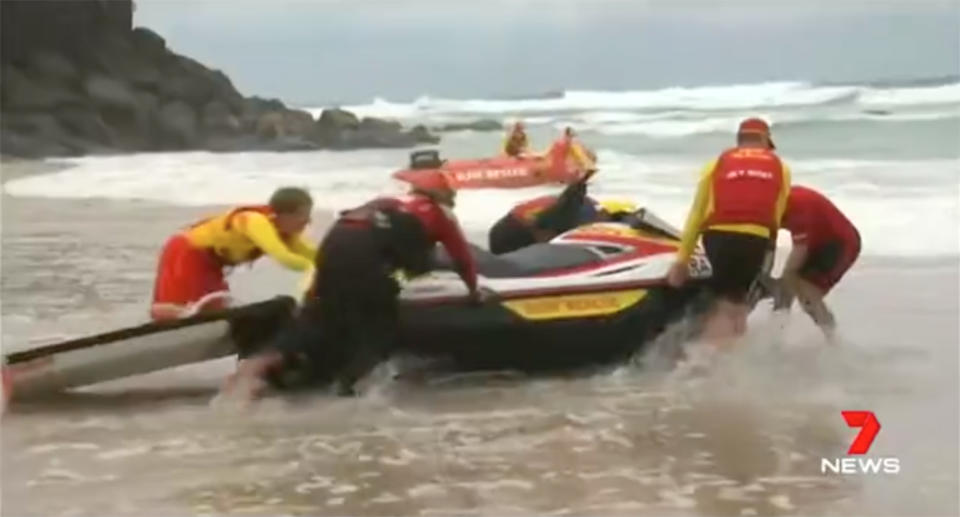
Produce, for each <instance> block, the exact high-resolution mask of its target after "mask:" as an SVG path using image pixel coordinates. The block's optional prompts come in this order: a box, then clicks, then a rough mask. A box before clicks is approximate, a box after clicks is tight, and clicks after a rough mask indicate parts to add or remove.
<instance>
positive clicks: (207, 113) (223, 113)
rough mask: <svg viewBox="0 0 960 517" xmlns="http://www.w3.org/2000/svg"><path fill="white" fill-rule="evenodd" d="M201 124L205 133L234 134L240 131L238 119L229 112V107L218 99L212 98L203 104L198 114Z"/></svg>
mask: <svg viewBox="0 0 960 517" xmlns="http://www.w3.org/2000/svg"><path fill="white" fill-rule="evenodd" d="M200 119H201V125H202V126H203V129H204V131H205V132H206V133H207V134H214V133H225V134H236V133H238V132H239V131H240V120H239V119H238V118H237V117H235V116H234V115H233V114H232V113H230V108H229V107H227V105H226V104H225V103H224V102H222V101H219V100H213V101H210V102H208V103H207V105H206V106H204V108H203V111H202V112H201V115H200Z"/></svg>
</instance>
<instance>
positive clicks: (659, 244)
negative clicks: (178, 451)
mask: <svg viewBox="0 0 960 517" xmlns="http://www.w3.org/2000/svg"><path fill="white" fill-rule="evenodd" d="M678 246H679V234H678V232H677V230H676V229H674V228H672V227H670V226H669V225H667V224H666V223H664V222H663V221H662V220H660V219H659V218H657V217H656V216H654V215H653V214H651V213H649V212H647V211H645V210H639V211H637V212H636V213H634V214H632V215H631V216H628V217H627V218H625V219H624V220H623V221H622V222H608V223H594V224H590V225H586V226H582V227H579V228H576V229H574V230H571V231H568V232H566V233H563V234H561V235H559V236H557V237H556V238H554V239H553V240H551V241H550V242H548V243H540V244H535V245H532V246H529V247H527V248H523V249H520V250H517V251H514V252H511V253H507V254H503V255H493V254H491V253H489V252H487V251H485V250H483V249H480V248H478V247H474V248H473V253H474V256H475V258H476V260H477V264H478V268H479V274H480V285H481V286H482V287H484V288H486V289H488V290H491V291H493V292H494V294H495V296H494V298H493V299H492V300H490V301H488V302H487V303H485V304H484V305H480V306H477V305H473V304H471V303H469V302H468V298H467V292H466V288H465V286H464V285H463V282H462V281H461V280H460V278H459V277H458V276H457V274H456V273H455V272H454V271H453V270H452V267H451V265H450V260H449V258H448V257H446V256H445V255H444V254H442V253H441V252H439V251H438V252H437V254H436V257H435V259H436V270H434V271H433V272H431V273H429V274H427V275H424V276H421V277H417V278H415V279H413V280H411V281H409V282H407V283H406V284H405V285H403V288H402V291H401V297H400V300H401V302H400V336H399V338H400V339H399V346H398V352H401V353H408V354H413V355H416V356H423V357H429V358H438V359H445V360H448V361H452V362H453V363H454V364H455V365H456V366H457V367H458V368H464V369H518V370H523V371H530V372H535V371H544V370H559V369H579V368H586V367H590V366H594V365H602V364H610V363H612V362H616V361H620V360H623V359H626V358H628V357H629V356H631V355H632V354H634V353H636V352H637V351H639V350H642V349H643V347H644V345H645V344H647V343H649V342H650V340H651V339H653V338H654V337H656V336H657V335H658V334H660V333H661V332H662V331H663V330H664V328H665V327H666V325H668V324H669V323H670V322H671V321H674V320H676V319H678V318H681V317H682V316H684V315H685V314H690V313H691V312H695V311H696V310H697V307H700V306H703V304H702V303H699V302H698V300H705V297H704V296H705V291H706V290H705V289H704V281H705V280H706V279H707V278H709V276H710V274H711V268H710V264H709V261H708V260H707V259H706V257H705V255H704V254H703V251H702V249H699V248H698V249H697V250H696V252H695V254H694V256H693V258H692V260H691V266H690V267H691V275H690V281H689V282H688V283H687V285H686V286H685V287H684V288H682V289H673V288H670V287H668V286H667V284H666V275H667V271H668V269H669V268H670V265H671V264H672V263H673V261H674V258H675V254H676V251H677V249H678ZM438 250H439V248H438ZM295 306H296V304H295V302H294V300H293V299H291V298H289V297H279V298H276V299H273V300H267V301H263V302H259V303H254V304H250V305H245V306H241V307H237V308H232V309H228V310H223V311H219V312H215V313H211V314H202V315H198V316H193V317H190V318H185V319H182V320H178V321H172V322H160V323H148V324H145V325H140V326H136V327H130V328H126V329H121V330H117V331H113V332H107V333H103V334H98V335H95V336H89V337H84V338H80V339H74V340H70V341H66V342H63V343H56V344H52V345H48V346H44V347H40V348H37V349H33V350H27V351H23V352H17V353H13V354H10V355H8V356H6V357H5V366H4V370H3V376H4V381H5V382H4V384H5V387H6V388H7V390H5V391H6V392H7V393H9V391H10V388H12V390H13V392H15V393H16V394H17V397H20V396H26V395H30V394H37V393H49V392H55V391H60V390H64V389H69V388H74V387H78V386H84V385H89V384H95V383H99V382H104V381H108V380H112V379H117V378H121V377H126V376H132V375H137V374H142V373H147V372H150V371H155V370H161V369H164V368H169V367H173V366H178V365H182V364H187V363H192V362H201V361H207V360H210V359H216V358H218V357H224V356H228V355H232V354H238V353H239V354H241V355H245V354H249V353H251V352H252V351H254V350H256V349H258V348H259V347H261V346H263V345H265V344H266V343H268V342H269V341H270V340H271V339H272V338H273V337H274V336H275V335H276V334H277V332H278V331H279V330H280V329H281V328H282V327H283V326H284V325H285V324H287V323H288V322H289V321H290V320H291V319H292V317H293V313H294V310H295ZM321 370H322V368H321ZM334 373H335V372H333V371H316V370H315V371H313V372H312V374H314V375H316V378H314V379H312V380H311V382H310V384H314V385H315V384H318V383H319V384H322V383H324V382H325V381H326V379H328V378H331V377H332V376H333V374H334Z"/></svg>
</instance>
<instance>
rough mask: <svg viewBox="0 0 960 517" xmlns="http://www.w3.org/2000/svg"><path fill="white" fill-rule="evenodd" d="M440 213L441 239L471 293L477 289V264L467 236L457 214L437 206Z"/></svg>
mask: <svg viewBox="0 0 960 517" xmlns="http://www.w3.org/2000/svg"><path fill="white" fill-rule="evenodd" d="M437 211H438V212H439V214H438V215H437V218H438V219H439V220H440V224H439V230H440V231H439V241H440V243H441V244H442V245H443V247H444V248H445V249H446V250H447V254H448V255H450V258H451V259H453V263H454V264H456V265H457V274H459V275H460V278H462V279H463V283H464V284H466V285H467V289H468V290H469V291H470V293H471V294H472V293H475V292H476V290H477V265H476V263H475V262H474V260H473V255H471V254H470V246H469V245H468V244H467V238H466V237H464V235H463V230H461V229H460V224H459V223H458V222H457V218H456V216H455V215H454V214H453V212H451V211H450V210H449V209H446V208H442V207H437Z"/></svg>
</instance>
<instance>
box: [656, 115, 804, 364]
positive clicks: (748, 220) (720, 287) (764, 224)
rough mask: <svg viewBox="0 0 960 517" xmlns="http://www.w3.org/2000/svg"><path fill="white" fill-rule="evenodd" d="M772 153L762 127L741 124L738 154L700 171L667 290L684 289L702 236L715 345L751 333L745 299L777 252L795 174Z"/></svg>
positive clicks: (709, 328)
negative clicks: (711, 296)
mask: <svg viewBox="0 0 960 517" xmlns="http://www.w3.org/2000/svg"><path fill="white" fill-rule="evenodd" d="M774 149H775V147H774V144H773V141H772V140H771V138H770V127H769V126H768V125H767V123H766V122H765V121H763V120H761V119H757V118H751V119H746V120H744V121H743V122H741V124H740V127H739V129H738V131H737V145H736V147H733V148H731V149H728V150H726V151H724V152H723V153H722V154H721V155H720V156H719V157H718V158H717V159H715V160H713V161H711V162H710V163H709V164H707V166H706V167H704V169H703V172H702V174H701V178H700V182H699V184H698V186H697V192H696V196H695V197H694V201H693V206H692V208H691V209H690V213H689V215H688V216H687V222H686V225H685V227H684V230H683V237H682V240H681V245H680V249H679V251H678V255H677V260H676V262H675V263H674V264H673V266H672V267H671V268H670V271H669V274H668V276H667V280H668V282H669V284H670V285H672V286H674V287H680V286H681V285H683V283H684V282H685V281H686V280H687V276H688V275H689V269H688V262H689V261H690V257H691V255H692V254H693V249H694V247H695V246H696V242H697V238H698V237H700V236H701V235H702V237H703V245H704V248H706V252H707V258H708V259H709V260H710V264H711V266H712V267H713V273H712V275H711V277H710V284H711V286H710V287H711V290H712V291H713V292H714V294H715V295H716V297H717V301H716V304H715V306H714V307H713V309H712V311H711V312H710V314H709V315H708V317H707V320H706V322H705V325H704V337H705V338H706V339H708V340H711V341H715V342H716V344H718V345H722V344H725V343H726V342H727V341H729V340H730V339H731V338H734V337H736V336H739V335H741V334H743V333H744V332H745V331H746V324H747V315H748V313H749V311H750V305H749V304H748V301H747V295H748V294H749V292H750V290H751V288H752V287H753V285H754V283H755V282H756V281H757V280H758V278H759V277H760V274H761V273H762V271H763V269H764V266H765V263H766V262H767V260H768V258H769V253H771V252H772V250H773V249H774V248H775V245H776V236H777V231H778V229H779V227H780V223H781V219H782V217H783V213H784V210H785V209H786V205H787V197H788V195H789V192H790V169H789V167H787V165H786V164H785V163H784V162H783V161H782V160H781V159H780V157H779V156H777V155H776V153H775V152H774Z"/></svg>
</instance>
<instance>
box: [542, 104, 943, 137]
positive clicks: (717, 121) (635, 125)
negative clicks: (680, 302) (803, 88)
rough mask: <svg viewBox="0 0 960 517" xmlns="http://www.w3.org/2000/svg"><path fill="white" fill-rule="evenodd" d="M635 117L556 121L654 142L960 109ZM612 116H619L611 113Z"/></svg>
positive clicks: (915, 117) (924, 117)
mask: <svg viewBox="0 0 960 517" xmlns="http://www.w3.org/2000/svg"><path fill="white" fill-rule="evenodd" d="M672 113H673V112H671V114H668V115H666V116H648V117H644V116H631V114H629V113H623V114H620V116H610V117H608V121H602V120H603V117H571V118H558V119H555V120H553V121H552V125H553V126H554V128H555V129H558V130H559V129H561V128H563V127H566V126H574V127H577V128H579V129H580V131H595V132H597V133H600V134H603V135H609V136H620V135H642V136H647V137H652V138H682V137H688V136H694V135H703V134H710V133H726V134H733V133H735V132H736V129H737V126H738V125H739V123H740V121H741V120H743V118H745V117H748V116H760V117H763V118H764V119H766V120H768V121H770V122H771V124H772V125H773V126H774V128H776V129H778V130H779V129H781V128H786V127H801V126H810V125H814V124H822V123H829V122H877V123H886V122H924V121H936V120H948V119H960V109H950V110H947V111H937V112H929V111H917V112H904V113H889V112H857V113H818V112H807V111H795V112H780V113H757V112H753V113H747V112H743V113H739V114H737V115H732V116H722V117H716V116H700V117H698V118H694V117H693V116H691V114H689V113H686V114H683V115H680V116H676V115H674V114H672ZM610 115H616V114H613V113H611V114H610Z"/></svg>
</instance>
